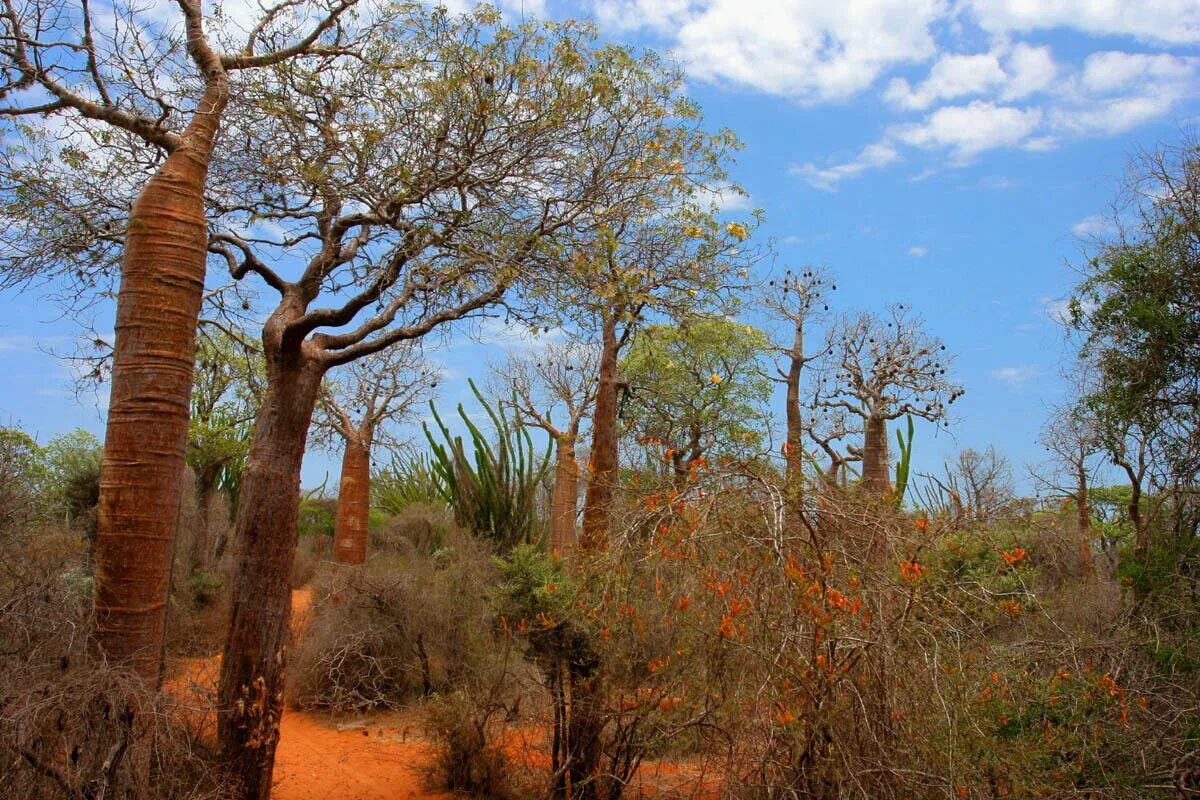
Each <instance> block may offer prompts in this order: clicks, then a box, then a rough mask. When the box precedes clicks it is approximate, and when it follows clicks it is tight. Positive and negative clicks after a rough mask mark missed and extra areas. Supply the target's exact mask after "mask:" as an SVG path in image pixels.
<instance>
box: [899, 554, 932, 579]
mask: <svg viewBox="0 0 1200 800" xmlns="http://www.w3.org/2000/svg"><path fill="white" fill-rule="evenodd" d="M928 571H929V567H925V566H922V565H920V564H918V563H917V562H916V561H915V560H913V559H910V560H908V561H901V562H900V577H901V579H903V580H904V582H905V583H909V584H916V583H917V582H919V581H920V580H921V576H922V575H924V574H925V573H926V572H928Z"/></svg>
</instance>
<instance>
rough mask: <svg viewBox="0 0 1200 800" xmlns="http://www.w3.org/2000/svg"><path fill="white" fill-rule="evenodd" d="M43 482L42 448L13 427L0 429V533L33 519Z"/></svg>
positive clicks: (38, 503) (44, 464)
mask: <svg viewBox="0 0 1200 800" xmlns="http://www.w3.org/2000/svg"><path fill="white" fill-rule="evenodd" d="M45 480H46V463H45V457H44V455H43V453H42V449H41V448H40V447H38V445H37V442H35V441H34V440H33V437H31V436H29V434H27V433H25V432H24V431H21V430H18V429H16V428H0V530H4V529H10V528H14V527H17V526H20V525H22V524H25V523H27V522H29V521H30V520H31V519H33V518H34V517H35V516H36V515H37V513H38V511H39V506H40V496H41V493H42V490H43V486H44V484H45Z"/></svg>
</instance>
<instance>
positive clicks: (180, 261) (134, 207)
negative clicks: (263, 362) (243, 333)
mask: <svg viewBox="0 0 1200 800" xmlns="http://www.w3.org/2000/svg"><path fill="white" fill-rule="evenodd" d="M173 5H174V6H175V8H176V9H177V12H178V18H177V19H178V23H179V24H178V26H177V27H168V26H166V25H164V23H163V22H162V21H161V20H156V19H153V18H152V16H151V15H150V13H149V12H148V11H142V10H139V8H138V6H137V5H136V4H132V3H130V4H123V3H122V4H118V5H116V6H115V7H112V8H108V7H106V9H105V11H104V12H103V13H99V12H97V11H95V10H93V9H92V8H91V6H90V4H89V3H88V2H86V0H81V1H80V2H79V3H78V4H76V3H74V2H68V1H67V0H27V1H26V2H13V0H6V2H5V3H4V5H3V7H2V9H0V72H2V74H0V102H5V103H6V104H5V105H3V106H0V117H2V118H6V119H7V120H9V121H10V124H11V125H12V127H11V129H10V131H11V132H12V133H14V134H17V135H21V136H23V137H24V138H25V139H27V140H29V139H34V140H36V139H42V140H43V144H44V139H45V137H44V136H43V135H42V134H43V132H42V131H39V130H38V129H36V128H34V127H32V126H26V125H22V124H20V123H19V122H18V121H19V120H23V119H26V118H30V117H41V118H44V119H48V118H51V117H53V118H54V119H55V120H57V121H61V123H62V127H61V128H60V130H63V129H69V130H70V131H71V132H72V133H73V134H74V139H73V141H74V142H75V144H74V145H72V144H71V143H70V142H68V143H67V144H66V145H64V146H56V147H52V148H50V149H52V150H53V151H54V152H56V153H59V154H61V155H62V156H63V158H64V160H63V163H64V164H66V165H67V166H68V167H70V168H71V169H73V170H77V171H80V172H88V171H89V162H90V163H91V164H92V165H95V164H96V162H103V161H104V160H105V159H106V158H107V157H109V156H113V157H119V155H120V154H121V153H125V154H129V153H134V154H136V155H135V157H134V158H133V159H126V160H125V163H133V164H135V165H136V169H134V170H132V172H130V173H126V172H125V171H123V170H121V169H111V164H110V165H109V167H110V169H109V172H110V174H114V175H116V176H117V177H118V180H117V181H114V182H113V183H112V184H101V185H112V186H113V187H114V188H115V190H116V192H117V193H121V192H122V191H127V192H128V194H129V195H130V198H131V199H132V203H131V204H130V205H128V206H124V204H120V206H119V208H120V211H119V213H118V215H117V216H116V218H115V219H109V220H107V221H101V222H100V224H87V223H86V222H85V223H84V224H71V225H70V226H69V227H67V228H62V227H56V226H55V225H53V224H49V223H47V219H49V220H56V221H59V222H62V221H63V220H64V218H66V219H67V220H71V221H73V222H79V221H80V220H91V221H94V220H95V217H94V216H93V214H94V213H96V212H98V211H99V210H100V207H96V208H89V207H88V206H87V205H86V204H85V202H81V198H80V197H78V196H74V197H70V198H68V202H67V203H66V204H65V205H63V204H59V205H56V204H55V202H54V201H55V200H56V199H58V198H59V197H60V195H59V194H58V193H57V192H56V191H54V190H56V189H57V188H58V187H55V186H53V185H52V184H51V181H50V180H49V175H55V174H58V175H60V176H61V174H62V173H61V171H58V172H56V173H49V175H47V174H46V173H42V172H40V171H39V170H37V169H35V168H32V167H33V166H35V165H31V164H28V163H24V164H22V163H20V159H19V158H18V159H17V161H16V162H14V161H13V160H11V159H10V160H9V161H8V163H7V166H9V167H12V166H16V167H17V168H18V172H17V173H16V174H15V175H14V177H15V179H16V180H15V181H14V182H13V183H12V184H10V186H9V189H10V190H11V191H12V192H13V193H14V195H15V196H16V197H17V198H18V199H19V198H20V190H21V188H22V187H28V186H30V185H32V186H36V187H39V188H47V189H49V190H50V191H49V192H48V193H39V194H34V195H32V196H33V197H38V198H42V200H41V201H39V202H34V203H33V204H32V208H31V209H30V210H31V211H32V212H33V213H32V215H31V216H32V217H33V221H32V222H29V223H26V222H23V221H20V220H17V221H14V220H13V219H12V218H11V217H9V219H8V220H7V222H6V225H7V229H6V231H5V234H4V235H5V239H6V240H7V241H9V242H16V243H18V246H17V248H16V249H15V250H9V251H8V252H6V256H5V264H4V270H5V274H4V282H5V283H9V284H16V283H21V282H24V281H27V280H29V279H31V278H34V277H38V276H39V275H44V274H45V273H46V271H47V270H53V271H55V272H60V271H63V272H66V273H68V274H72V273H75V272H77V271H78V272H79V273H80V274H82V273H83V272H85V271H87V270H90V269H91V268H92V265H91V264H90V263H89V260H90V256H92V255H96V254H99V255H102V256H103V257H105V259H107V262H108V263H111V262H112V261H113V260H115V259H116V258H117V257H118V256H119V258H120V288H119V290H118V291H117V302H116V324H115V329H116V342H115V346H114V352H113V359H112V390H111V399H110V402H109V407H108V420H107V427H106V433H105V451H104V462H103V468H102V471H101V474H102V478H101V487H100V501H99V511H98V532H97V543H96V564H95V597H96V623H95V627H94V630H93V633H92V638H93V642H94V644H95V646H96V647H97V648H98V649H99V651H100V652H101V653H102V654H103V655H104V656H105V657H106V658H108V659H109V660H111V661H113V662H115V663H122V664H126V665H128V666H129V667H130V668H131V669H133V670H134V671H135V672H137V673H138V674H139V675H140V676H141V677H142V678H144V679H145V680H146V682H148V683H149V684H151V685H153V686H157V684H158V682H159V679H160V662H161V656H162V637H163V621H164V614H165V610H166V602H167V590H168V585H169V581H170V570H171V555H172V547H173V541H174V537H175V527H176V526H175V521H176V518H177V516H178V509H179V504H180V482H179V476H180V474H181V471H182V470H183V467H184V446H185V441H186V436H187V425H188V405H189V403H188V400H189V396H190V394H191V385H192V370H193V364H194V361H193V359H194V355H195V345H194V340H195V334H196V325H197V320H198V318H199V315H200V307H201V300H202V295H203V289H204V279H205V267H206V247H207V243H208V228H207V224H206V220H205V213H204V212H205V209H204V187H205V183H206V180H207V176H208V173H209V168H210V165H211V161H212V157H213V151H214V147H215V146H216V142H217V140H218V133H219V130H220V127H221V122H222V119H223V116H224V113H225V111H226V108H227V106H228V104H229V102H230V99H231V97H233V96H234V95H235V94H236V89H235V87H234V84H235V81H236V80H237V77H238V76H239V75H245V74H248V73H253V72H259V71H265V70H268V69H271V68H273V67H277V66H279V65H282V64H285V63H287V62H289V61H293V60H296V59H303V58H304V57H307V56H309V55H313V54H316V53H334V52H342V51H346V50H350V49H353V44H352V40H353V36H352V34H351V33H350V29H349V28H348V27H346V26H345V25H344V24H343V22H344V20H345V18H346V17H347V12H348V11H349V9H350V8H351V7H352V6H353V5H354V0H330V2H312V3H293V2H281V3H278V4H277V5H274V6H268V7H266V8H265V10H263V11H262V12H261V15H260V18H259V19H258V20H257V21H253V22H251V24H250V26H249V27H248V28H247V29H246V30H247V32H246V33H245V35H243V36H241V37H240V41H237V42H235V41H234V38H235V37H234V35H233V31H230V30H228V29H227V30H226V33H227V34H228V36H226V37H224V38H226V39H228V42H229V44H230V47H229V49H226V50H225V51H224V52H222V51H221V50H220V47H221V43H220V42H217V41H215V40H214V39H212V38H210V35H209V34H208V33H206V31H205V23H206V19H205V14H204V12H203V10H202V7H201V2H200V0H176V2H175V3H174V4H173ZM207 22H208V23H209V24H210V25H212V26H213V27H216V26H217V23H216V21H215V20H212V19H209V20H207ZM59 144H60V145H61V144H62V143H61V142H60V143H59ZM32 149H33V151H36V150H37V147H34V148H32ZM42 149H43V151H45V150H46V148H45V147H43V148H42ZM89 153H90V154H89ZM101 169H103V167H101ZM27 197H28V195H27ZM47 198H49V199H47ZM107 207H108V209H109V210H110V211H111V210H112V204H111V203H109V204H107ZM23 232H25V233H32V234H33V235H34V236H33V237H23V236H22V235H21V234H22V233H23ZM47 232H49V233H50V235H49V237H48V238H47V239H39V238H36V237H37V235H38V234H42V233H47ZM104 263H105V261H103V260H102V261H101V264H102V265H103V264H104Z"/></svg>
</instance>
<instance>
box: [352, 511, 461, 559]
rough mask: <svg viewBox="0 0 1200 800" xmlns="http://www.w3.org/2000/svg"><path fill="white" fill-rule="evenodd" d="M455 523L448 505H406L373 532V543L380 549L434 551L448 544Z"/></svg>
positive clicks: (404, 551) (413, 551) (401, 552)
mask: <svg viewBox="0 0 1200 800" xmlns="http://www.w3.org/2000/svg"><path fill="white" fill-rule="evenodd" d="M454 527H455V525H454V516H453V515H452V514H451V513H450V511H449V509H447V508H445V507H444V506H434V505H426V504H414V505H410V506H405V507H404V508H402V509H401V510H400V511H399V512H398V513H397V514H395V515H394V516H392V517H391V518H390V519H388V520H387V522H385V523H384V524H383V525H382V526H380V528H379V529H378V530H374V531H372V532H371V547H372V550H373V551H374V552H380V553H398V554H400V555H409V554H411V553H422V554H424V555H432V554H433V553H435V552H437V551H438V550H440V549H441V548H443V547H444V546H446V543H447V541H448V537H449V536H450V532H451V530H452V529H453V528H454Z"/></svg>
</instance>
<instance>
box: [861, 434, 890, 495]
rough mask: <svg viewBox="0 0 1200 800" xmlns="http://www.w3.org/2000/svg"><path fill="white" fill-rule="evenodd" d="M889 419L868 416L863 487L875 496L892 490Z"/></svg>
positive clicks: (864, 443)
mask: <svg viewBox="0 0 1200 800" xmlns="http://www.w3.org/2000/svg"><path fill="white" fill-rule="evenodd" d="M888 467H889V464H888V440H887V420H885V419H884V418H883V417H880V416H878V415H872V416H870V417H868V418H867V423H866V431H865V433H864V435H863V453H862V487H863V489H864V490H866V491H867V492H868V493H869V494H871V495H873V496H882V495H885V494H887V493H888V492H889V491H890V490H891V485H892V484H891V480H890V476H889V475H888Z"/></svg>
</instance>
